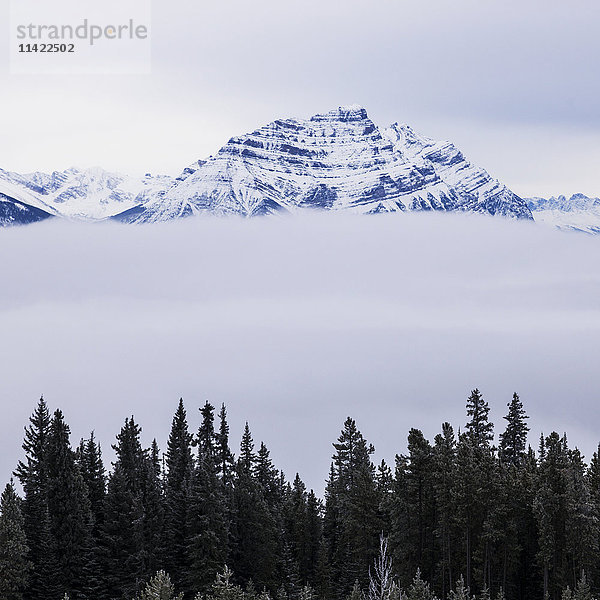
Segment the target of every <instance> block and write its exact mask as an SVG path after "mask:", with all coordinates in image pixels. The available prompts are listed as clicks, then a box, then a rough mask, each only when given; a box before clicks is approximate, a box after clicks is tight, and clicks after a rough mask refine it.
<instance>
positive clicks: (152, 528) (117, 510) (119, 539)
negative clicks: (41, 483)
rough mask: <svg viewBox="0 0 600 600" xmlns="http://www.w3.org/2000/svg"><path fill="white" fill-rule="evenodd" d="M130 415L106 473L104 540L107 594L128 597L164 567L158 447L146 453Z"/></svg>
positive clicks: (136, 426)
mask: <svg viewBox="0 0 600 600" xmlns="http://www.w3.org/2000/svg"><path fill="white" fill-rule="evenodd" d="M140 434H141V428H140V426H139V425H138V424H137V423H136V422H135V420H134V418H133V417H131V418H130V419H125V425H124V426H123V427H122V429H121V431H120V432H119V434H118V435H117V443H116V444H115V445H113V449H114V451H115V453H116V456H117V460H116V462H115V463H114V467H113V471H112V473H111V475H110V477H109V481H108V489H107V494H106V516H105V523H104V528H103V539H104V543H105V545H106V549H107V565H106V569H107V571H108V572H109V573H110V588H109V591H110V597H111V598H114V597H120V596H124V597H126V598H131V597H133V596H135V594H137V593H138V592H139V589H140V586H141V584H142V582H143V581H146V580H147V579H148V578H149V577H150V576H151V575H152V573H155V572H157V571H158V570H160V568H161V567H162V564H161V562H162V553H163V549H162V547H161V544H160V540H161V537H162V536H161V533H162V521H163V515H162V510H163V509H162V497H161V490H160V487H161V486H160V467H159V459H158V447H157V445H156V444H155V443H154V444H153V451H152V452H151V453H148V451H145V450H144V449H143V448H142V445H141V442H140Z"/></svg>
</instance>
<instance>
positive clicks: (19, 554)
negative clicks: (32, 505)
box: [0, 481, 31, 600]
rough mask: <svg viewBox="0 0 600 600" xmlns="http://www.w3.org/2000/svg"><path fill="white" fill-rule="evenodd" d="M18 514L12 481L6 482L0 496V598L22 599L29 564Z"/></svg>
mask: <svg viewBox="0 0 600 600" xmlns="http://www.w3.org/2000/svg"><path fill="white" fill-rule="evenodd" d="M28 552H29V548H28V547H27V537H26V535H25V525H24V520H23V515H22V514H21V499H20V498H19V497H18V496H17V492H16V491H15V487H14V485H13V482H12V481H11V482H10V483H9V484H7V486H6V488H5V489H4V492H2V497H1V498H0V598H2V600H22V599H23V592H24V590H25V587H26V585H27V580H28V577H29V571H30V568H31V564H30V563H29V561H28V559H27V554H28Z"/></svg>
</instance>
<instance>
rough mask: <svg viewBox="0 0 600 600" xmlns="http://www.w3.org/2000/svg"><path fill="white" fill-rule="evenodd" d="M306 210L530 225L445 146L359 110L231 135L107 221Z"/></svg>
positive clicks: (509, 195)
mask: <svg viewBox="0 0 600 600" xmlns="http://www.w3.org/2000/svg"><path fill="white" fill-rule="evenodd" d="M306 208H316V209H324V210H345V211H351V212H356V213H376V212H398V211H405V210H440V211H457V210H458V211H470V212H482V213H488V214H500V215H503V216H506V217H514V218H525V219H531V218H532V217H531V213H530V211H529V208H528V207H527V205H526V204H525V202H524V201H523V200H522V199H521V198H519V197H518V196H517V195H515V194H514V193H513V192H511V191H510V190H508V189H507V188H506V187H505V186H504V185H502V184H500V183H499V182H497V181H496V180H494V179H492V177H491V176H490V175H489V174H488V173H487V172H486V171H484V170H483V169H480V168H478V167H475V166H473V165H472V164H471V163H469V162H468V161H467V160H466V159H465V158H464V157H463V156H462V154H461V153H460V152H459V151H458V150H457V149H456V148H455V147H454V146H453V145H452V144H449V143H447V142H434V141H433V140H429V139H427V138H424V137H421V136H418V135H417V134H415V133H414V132H413V131H412V130H411V129H410V128H409V127H407V126H400V125H397V124H396V125H393V126H392V127H391V128H389V129H387V130H382V129H380V128H379V127H378V126H377V125H375V123H373V121H371V120H370V119H369V117H368V115H367V112H366V110H365V109H364V108H362V107H360V106H357V105H352V106H346V107H340V108H338V109H336V110H333V111H330V112H328V113H325V114H319V115H315V116H313V117H312V118H310V119H308V120H298V119H280V120H277V121H274V122H273V123H270V124H269V125H266V126H265V127H261V128H260V129H258V130H256V131H254V132H253V133H250V134H246V135H243V136H239V137H234V138H231V139H230V140H229V142H228V143H227V144H226V145H225V146H223V148H221V149H220V150H219V152H218V153H217V154H216V155H215V156H213V157H210V158H209V159H208V160H206V161H198V162H197V163H194V165H192V166H191V167H189V168H188V169H186V171H184V173H182V175H181V176H180V177H179V178H177V179H176V181H175V183H174V185H173V186H172V187H171V188H170V189H168V190H167V191H166V192H164V194H157V195H156V196H155V197H154V198H151V199H150V200H148V202H146V203H145V204H142V203H140V204H139V205H137V206H135V207H133V208H131V209H129V210H128V211H126V212H124V213H122V214H120V215H117V216H116V217H115V218H117V219H120V220H122V221H126V222H131V223H147V222H157V221H166V220H170V219H174V218H180V217H186V216H190V215H194V214H203V213H204V214H206V213H210V214H217V215H228V214H237V215H242V216H246V217H250V216H256V215H264V214H273V213H277V212H281V211H284V212H292V213H293V212H295V211H298V210H302V209H306Z"/></svg>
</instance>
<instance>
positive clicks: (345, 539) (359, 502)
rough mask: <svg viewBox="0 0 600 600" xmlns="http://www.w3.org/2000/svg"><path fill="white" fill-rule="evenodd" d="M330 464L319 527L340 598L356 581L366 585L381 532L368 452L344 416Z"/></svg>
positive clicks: (365, 445) (377, 502) (349, 420)
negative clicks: (321, 529)
mask: <svg viewBox="0 0 600 600" xmlns="http://www.w3.org/2000/svg"><path fill="white" fill-rule="evenodd" d="M333 446H334V448H335V450H336V453H335V455H334V456H333V460H334V467H333V470H332V473H331V476H330V480H329V482H328V486H327V490H326V500H327V503H326V505H325V528H324V534H325V536H326V538H327V540H326V541H327V546H328V549H329V562H330V568H331V578H332V581H335V582H336V584H337V586H338V587H337V596H338V597H340V598H344V597H346V596H347V595H348V594H349V593H350V591H351V589H352V586H353V585H354V582H355V581H356V580H357V579H358V580H359V582H363V584H364V585H366V584H367V577H366V574H367V573H368V569H369V565H370V564H371V562H372V560H373V559H374V558H375V556H376V555H377V551H378V546H379V544H378V535H379V534H378V532H380V531H381V527H380V525H381V522H380V516H379V504H380V503H379V495H378V493H377V484H376V480H375V468H374V466H373V464H372V463H371V459H370V455H371V454H372V453H373V452H374V448H373V446H372V445H371V444H368V443H367V441H366V440H365V438H364V437H363V436H362V434H361V433H360V431H359V430H358V428H357V427H356V422H355V421H354V420H353V419H351V418H350V417H348V419H346V422H345V423H344V429H343V430H342V433H341V435H340V437H339V438H338V441H337V443H334V444H333Z"/></svg>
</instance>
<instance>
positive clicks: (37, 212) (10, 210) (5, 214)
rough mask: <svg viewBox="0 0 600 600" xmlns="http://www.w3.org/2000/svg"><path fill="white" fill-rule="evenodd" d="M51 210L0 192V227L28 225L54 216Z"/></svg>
mask: <svg viewBox="0 0 600 600" xmlns="http://www.w3.org/2000/svg"><path fill="white" fill-rule="evenodd" d="M52 216H54V215H52V214H51V213H49V212H46V211H44V210H42V209H41V208H38V207H37V206H33V205H31V204H26V203H25V202H21V201H20V200H17V199H15V198H12V197H11V196H7V195H6V194H4V193H2V192H0V227H6V226H8V225H26V224H29V223H36V222H37V221H43V220H44V219H48V218H50V217H52Z"/></svg>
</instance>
